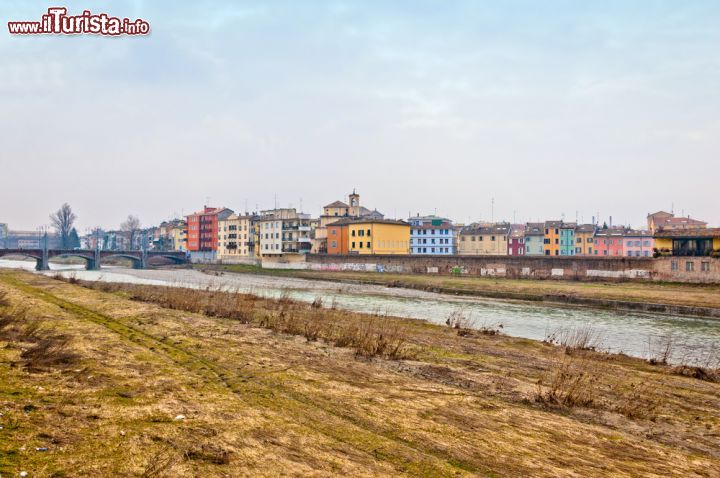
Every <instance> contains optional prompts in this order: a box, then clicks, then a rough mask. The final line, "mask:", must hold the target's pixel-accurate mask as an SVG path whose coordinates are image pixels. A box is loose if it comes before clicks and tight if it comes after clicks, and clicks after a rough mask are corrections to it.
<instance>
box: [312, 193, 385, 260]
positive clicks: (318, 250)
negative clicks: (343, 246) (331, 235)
mask: <svg viewBox="0 0 720 478" xmlns="http://www.w3.org/2000/svg"><path fill="white" fill-rule="evenodd" d="M353 217H364V218H372V219H384V217H385V216H384V215H383V214H382V213H381V212H379V211H378V210H377V209H375V210H372V211H371V210H370V209H368V208H366V207H363V206H361V205H360V195H359V194H357V193H356V192H355V190H354V189H353V192H352V194H349V195H348V203H347V204H346V203H344V202H342V201H335V202H332V203H330V204H328V205H326V206H324V207H323V213H322V215H321V216H320V218H319V220H318V223H317V227H316V228H315V229H314V236H313V239H312V248H311V250H312V252H313V253H315V254H324V253H326V252H327V253H330V252H328V247H329V246H328V243H327V240H328V229H327V226H328V224H330V223H333V222H337V221H338V220H340V219H343V218H353Z"/></svg>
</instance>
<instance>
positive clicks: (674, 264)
mask: <svg viewBox="0 0 720 478" xmlns="http://www.w3.org/2000/svg"><path fill="white" fill-rule="evenodd" d="M670 270H673V271H676V270H678V263H677V261H672V262H671V263H670Z"/></svg>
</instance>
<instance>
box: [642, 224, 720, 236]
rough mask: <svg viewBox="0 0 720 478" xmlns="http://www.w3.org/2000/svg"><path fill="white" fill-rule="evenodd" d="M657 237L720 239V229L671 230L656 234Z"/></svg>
mask: <svg viewBox="0 0 720 478" xmlns="http://www.w3.org/2000/svg"><path fill="white" fill-rule="evenodd" d="M655 237H681V238H687V239H691V238H720V227H710V228H707V229H669V230H661V231H657V232H655Z"/></svg>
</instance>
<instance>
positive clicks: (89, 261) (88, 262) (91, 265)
mask: <svg viewBox="0 0 720 478" xmlns="http://www.w3.org/2000/svg"><path fill="white" fill-rule="evenodd" d="M56 257H79V258H80V259H83V260H84V261H85V269H87V270H89V271H90V270H93V269H95V268H96V266H97V264H96V263H95V258H94V257H93V256H90V255H88V254H87V253H82V252H71V251H62V252H59V253H56V254H49V255H48V262H49V261H50V259H55V258H56Z"/></svg>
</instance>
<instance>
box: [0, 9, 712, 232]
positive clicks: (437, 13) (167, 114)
mask: <svg viewBox="0 0 720 478" xmlns="http://www.w3.org/2000/svg"><path fill="white" fill-rule="evenodd" d="M59 4H62V5H63V6H67V7H68V8H69V10H70V13H76V14H79V13H81V11H82V9H83V8H91V9H92V11H93V12H97V13H100V12H106V13H108V14H111V15H115V16H119V17H129V18H137V17H141V18H143V19H145V20H147V21H149V22H150V24H151V28H152V34H151V35H150V36H148V37H135V38H132V37H120V38H107V37H92V36H77V37H63V36H27V37H16V36H11V35H10V34H8V32H7V30H6V28H7V27H6V22H7V21H8V20H39V19H40V17H41V15H42V14H43V13H44V12H45V10H46V9H47V7H48V6H57V5H59ZM0 20H2V22H1V23H0V25H2V28H3V32H2V34H0V59H1V61H0V222H8V223H9V224H10V227H11V229H34V228H35V227H37V225H39V224H47V223H48V214H49V213H50V212H51V211H53V210H55V209H57V208H58V206H59V205H60V204H61V203H63V202H69V203H70V204H71V205H72V207H73V208H74V209H75V211H76V213H77V215H78V226H79V227H78V228H79V230H80V232H81V233H82V232H85V229H86V228H89V227H91V226H95V225H99V226H103V227H108V228H110V227H118V225H119V224H120V222H121V221H122V220H123V219H124V218H125V217H126V216H127V215H128V214H135V215H137V216H139V217H140V219H141V221H142V223H143V225H150V224H154V223H158V222H159V221H161V220H163V219H167V218H170V217H171V216H173V215H174V214H182V213H188V212H191V211H193V210H197V209H200V208H202V206H203V204H204V203H205V202H206V201H207V198H209V202H210V204H211V205H215V206H227V207H230V208H232V209H235V210H244V209H245V205H246V203H247V204H248V207H249V208H250V209H255V205H256V204H257V205H258V206H259V208H261V209H263V208H271V207H273V205H274V203H275V196H276V195H277V198H278V204H279V205H280V206H288V205H290V204H291V205H292V206H293V207H299V206H300V201H301V199H302V206H303V209H304V210H305V211H306V212H309V213H312V214H313V215H314V216H316V215H318V214H319V213H320V208H321V207H322V205H324V204H327V203H330V202H332V201H334V200H336V199H345V198H346V195H347V194H348V193H349V192H350V191H351V190H352V188H357V190H358V192H359V193H360V194H361V201H362V203H363V205H365V206H367V207H370V208H378V209H379V210H381V211H382V212H384V213H385V214H386V215H388V216H391V217H392V216H397V217H401V218H402V217H407V214H408V212H411V213H412V214H415V213H417V212H419V213H421V214H431V213H434V212H437V213H438V214H441V215H446V216H449V217H450V218H452V219H455V220H456V221H459V222H468V221H470V220H478V219H482V220H489V219H490V218H491V200H492V198H495V213H494V217H495V219H496V220H498V219H507V220H512V219H513V215H514V216H515V218H516V220H517V221H518V222H520V221H527V220H537V219H559V218H560V217H561V216H562V215H563V214H564V216H565V218H566V219H568V220H574V219H575V217H576V214H577V215H578V218H579V219H581V220H582V219H584V220H585V221H586V222H587V221H590V219H591V217H592V216H593V215H596V214H597V213H598V212H599V214H600V217H601V218H602V219H603V220H604V219H606V218H607V217H608V216H610V215H612V216H613V218H614V222H615V223H631V224H633V225H638V226H639V225H642V224H644V222H645V215H646V214H647V213H648V212H654V211H655V210H658V209H664V210H669V209H670V208H671V207H672V205H673V204H674V207H675V212H676V213H677V214H680V213H681V212H684V213H685V214H686V215H687V214H691V215H692V216H693V217H699V218H703V219H705V220H708V221H710V222H711V223H712V224H714V225H716V224H720V207H718V204H719V203H718V192H719V191H718V184H719V182H720V28H719V27H718V25H720V2H718V1H716V0H711V1H686V2H678V1H675V0H672V1H632V2H629V1H626V0H621V1H597V2H590V1H587V2H582V1H577V0H572V1H570V0H569V1H563V2H560V1H542V2H539V1H535V0H533V1H525V2H522V1H514V2H511V1H502V2H501V1H495V2H489V1H484V2H481V1H452V0H438V1H420V0H412V1H410V0H408V1H389V0H387V1H367V0H366V1H356V2H353V1H328V2H321V1H297V0H288V1H258V2H251V1H239V0H227V1H209V0H208V1H183V2H181V1H155V0H153V1H152V2H151V1H141V0H134V1H133V0H126V1H122V0H113V1H107V2H103V1H96V0H93V1H88V0H86V1H85V2H77V1H67V2H57V1H54V0H53V1H52V2H49V3H46V2H43V1H37V0H33V1H13V0H3V1H2V2H1V3H0ZM576 211H577V212H576Z"/></svg>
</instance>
